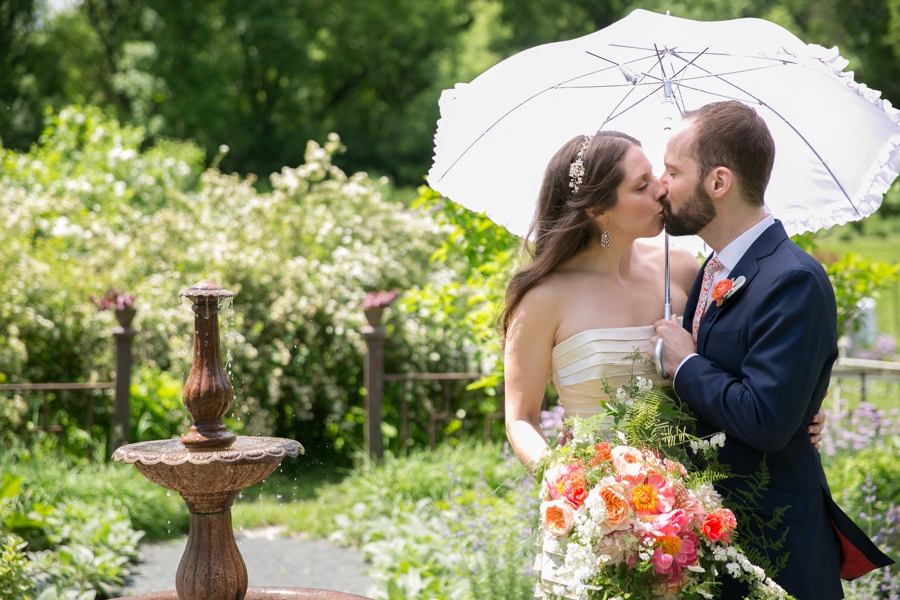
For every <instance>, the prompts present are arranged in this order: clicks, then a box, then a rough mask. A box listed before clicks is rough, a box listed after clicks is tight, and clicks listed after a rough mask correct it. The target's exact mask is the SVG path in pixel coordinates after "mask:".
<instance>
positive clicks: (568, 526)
mask: <svg viewBox="0 0 900 600" xmlns="http://www.w3.org/2000/svg"><path fill="white" fill-rule="evenodd" d="M574 522H575V507H574V506H572V505H571V504H569V501H568V500H562V499H560V500H550V501H548V502H541V525H543V527H544V529H545V530H546V531H547V532H548V533H550V534H551V535H555V536H557V537H560V536H564V535H566V534H567V533H569V531H571V530H572V523H574Z"/></svg>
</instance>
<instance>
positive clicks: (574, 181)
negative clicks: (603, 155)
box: [569, 135, 594, 194]
mask: <svg viewBox="0 0 900 600" xmlns="http://www.w3.org/2000/svg"><path fill="white" fill-rule="evenodd" d="M593 138H594V136H593V135H586V136H584V141H583V142H581V148H579V149H578V154H576V155H575V160H574V161H573V162H572V164H571V165H569V187H570V188H572V193H573V194H577V193H578V188H579V187H580V186H581V181H582V179H584V152H585V150H587V148H588V146H589V145H590V144H591V140H592V139H593Z"/></svg>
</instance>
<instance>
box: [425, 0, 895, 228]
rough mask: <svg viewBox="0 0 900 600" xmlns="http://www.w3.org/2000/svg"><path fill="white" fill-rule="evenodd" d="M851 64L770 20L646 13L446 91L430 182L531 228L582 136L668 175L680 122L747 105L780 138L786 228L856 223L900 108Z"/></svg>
mask: <svg viewBox="0 0 900 600" xmlns="http://www.w3.org/2000/svg"><path fill="white" fill-rule="evenodd" d="M846 66H847V61H846V60H845V59H843V58H842V57H841V56H840V55H839V53H838V50H837V48H832V49H830V50H829V49H825V48H822V47H821V46H816V45H807V44H805V43H803V42H802V41H801V40H799V39H798V38H797V37H796V36H794V35H793V34H791V33H790V32H788V31H787V30H785V29H783V28H781V27H779V26H778V25H775V24H774V23H770V22H768V21H764V20H760V19H737V20H733V21H719V22H700V21H691V20H688V19H679V18H677V17H671V16H667V15H659V14H656V13H652V12H647V11H644V10H636V11H634V12H633V13H631V14H630V15H629V16H627V17H625V18H624V19H622V20H620V21H618V22H616V23H614V24H612V25H610V26H609V27H607V28H605V29H602V30H600V31H598V32H596V33H593V34H590V35H587V36H584V37H581V38H578V39H575V40H571V41H568V42H560V43H555V44H547V45H544V46H538V47H535V48H531V49H529V50H526V51H524V52H521V53H519V54H516V55H515V56H513V57H511V58H509V59H507V60H504V61H503V62H501V63H499V64H497V65H496V66H494V67H493V68H491V69H489V70H488V71H486V72H485V73H483V74H482V75H480V76H479V77H477V78H476V79H475V80H473V81H472V82H471V83H469V84H458V85H457V86H456V87H455V88H454V89H452V90H446V91H445V92H444V93H443V95H442V96H441V100H440V108H441V119H440V120H439V121H438V130H437V134H436V135H435V157H434V164H433V166H432V168H431V170H430V172H429V175H428V182H429V184H430V185H431V187H433V188H434V189H435V190H437V191H439V192H440V193H442V194H444V195H445V196H447V197H448V198H450V199H451V200H453V201H455V202H458V203H460V204H462V205H463V206H465V207H467V208H469V209H471V210H474V211H477V212H485V213H487V215H488V216H489V217H490V218H491V219H492V220H494V221H495V222H497V223H499V224H501V225H504V226H505V227H507V228H508V229H509V230H510V231H511V232H513V233H515V234H517V235H520V236H523V235H525V233H526V231H527V229H528V225H529V224H530V222H531V219H532V217H533V215H534V207H535V204H536V200H537V195H538V191H539V190H540V184H541V178H542V177H543V173H544V169H545V168H546V165H547V163H548V162H549V160H550V158H551V157H552V156H553V154H554V153H555V152H556V151H557V150H558V149H559V148H560V147H561V146H562V145H563V144H564V143H565V142H566V141H568V140H569V139H571V138H572V137H574V136H576V135H579V134H586V133H593V132H595V131H597V130H600V129H603V130H615V131H622V132H625V133H628V134H629V135H632V136H634V137H636V138H638V139H639V140H641V142H642V143H643V146H644V149H645V151H646V152H647V155H648V157H649V158H650V161H651V163H652V164H653V166H654V169H655V170H656V171H657V172H661V171H662V157H663V153H664V150H665V142H666V139H667V137H668V134H667V131H666V129H667V128H669V127H670V125H671V123H672V122H673V121H678V120H679V119H680V115H681V114H683V113H684V112H685V111H687V110H693V109H696V108H699V107H701V106H703V105H705V104H708V103H710V102H715V101H720V100H739V101H741V102H744V103H745V104H747V105H749V106H752V107H753V108H755V109H756V111H757V112H758V113H759V114H760V115H761V116H762V117H763V119H765V121H766V123H767V125H768V126H769V129H770V131H771V132H772V136H773V137H774V139H775V147H776V156H775V167H774V170H773V173H772V178H771V181H770V184H769V187H768V190H767V193H766V204H767V206H768V209H769V211H770V212H771V213H772V214H774V216H775V217H776V218H778V219H781V220H782V221H783V222H784V224H785V228H786V229H787V232H788V234H791V235H793V234H796V233H800V232H805V231H816V230H818V229H822V228H828V227H831V226H833V225H839V224H844V223H847V222H849V221H855V220H858V219H861V218H863V217H866V216H868V215H870V214H872V213H873V212H874V211H875V210H876V209H877V208H878V207H879V206H880V205H881V201H882V198H883V195H884V193H885V192H886V191H887V189H888V188H889V187H890V185H891V184H892V183H893V181H894V179H895V178H896V177H897V174H898V172H900V112H898V111H897V110H895V109H894V108H892V107H891V105H890V103H889V102H888V101H886V100H881V99H880V93H879V92H876V91H874V90H870V89H868V88H867V87H866V86H865V85H863V84H858V83H856V82H854V80H853V73H852V72H847V73H844V72H843V69H844V67H846ZM673 243H677V240H676V239H673Z"/></svg>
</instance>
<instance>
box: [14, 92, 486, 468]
mask: <svg viewBox="0 0 900 600" xmlns="http://www.w3.org/2000/svg"><path fill="white" fill-rule="evenodd" d="M145 140H146V138H145V133H144V131H143V130H142V129H140V128H133V127H126V126H121V125H119V124H118V123H117V122H116V121H115V120H112V119H107V118H105V117H103V116H102V115H101V114H100V112H99V111H97V110H95V109H92V108H77V107H71V108H67V109H65V110H63V111H61V112H60V113H59V114H55V115H52V116H51V117H50V119H49V124H48V128H47V130H46V131H45V134H44V136H43V137H42V138H41V141H40V143H39V144H37V145H36V146H34V147H33V148H32V149H31V150H30V151H29V152H27V153H18V152H14V151H11V150H0V183H2V186H0V221H2V222H3V223H4V228H3V230H2V232H0V286H2V288H3V289H4V290H5V291H6V294H5V295H4V298H3V299H2V300H0V382H3V383H10V382H48V381H51V382H52V381H96V380H99V381H109V380H110V379H111V378H112V373H111V371H112V369H113V368H114V366H113V364H114V359H113V341H112V337H111V335H110V330H111V328H112V326H113V325H114V323H115V321H114V319H113V315H112V314H111V313H110V312H109V311H103V312H98V310H97V307H96V306H95V305H94V304H93V303H92V302H91V298H92V297H98V296H102V295H103V294H104V293H105V292H106V291H107V290H108V289H109V288H111V287H115V288H117V289H119V290H121V291H127V292H129V293H131V294H133V295H134V296H135V301H134V306H135V307H136V308H137V317H136V319H135V321H134V326H135V327H136V328H137V329H138V330H139V334H138V337H137V338H136V346H135V347H136V352H135V355H136V361H137V363H138V364H139V365H140V366H139V367H138V368H137V369H136V370H135V380H134V383H133V390H134V392H135V403H134V409H135V411H136V412H135V413H134V414H133V416H132V432H131V433H132V440H136V439H146V437H152V436H164V437H168V436H170V435H173V434H175V433H177V432H179V431H182V432H183V431H184V430H183V429H182V425H183V422H182V421H183V419H184V412H183V411H182V410H181V409H180V408H179V407H178V402H177V401H176V396H177V394H178V391H177V388H178V387H179V382H181V381H183V379H184V377H185V376H186V375H187V372H188V369H189V366H190V358H191V345H192V336H193V331H192V330H191V327H190V324H191V322H192V319H193V315H192V313H191V312H190V310H189V309H188V307H187V306H184V305H183V304H182V303H181V302H180V301H179V299H178V292H179V291H180V290H182V289H185V288H187V287H189V286H190V285H192V284H193V283H195V282H197V281H199V280H201V279H207V278H208V279H213V280H215V281H217V282H218V283H219V284H220V285H222V287H224V288H226V289H230V290H232V291H234V292H235V294H236V297H235V300H234V304H233V308H231V309H229V310H226V311H223V313H222V315H221V316H222V324H221V325H222V328H223V333H224V335H223V342H224V347H225V350H224V351H223V359H224V360H225V361H226V362H227V369H228V371H229V374H230V375H231V377H232V382H233V384H234V388H235V395H236V399H235V402H234V404H233V406H232V410H231V411H230V412H229V413H228V414H227V415H226V418H227V419H228V423H229V425H230V426H231V427H232V428H233V429H235V430H237V431H239V432H242V433H247V434H254V433H263V432H264V433H266V434H273V435H281V436H285V437H293V438H297V439H299V440H301V442H302V443H303V444H304V445H305V446H306V447H307V450H309V451H311V452H313V453H315V452H317V451H318V450H319V449H321V448H334V449H335V450H338V451H345V450H347V449H349V448H351V447H353V446H355V445H357V444H360V443H361V438H362V426H361V423H362V421H363V412H362V398H363V394H362V390H361V387H362V369H363V350H364V342H363V339H362V335H361V334H360V332H359V329H360V327H362V325H363V324H364V323H365V320H364V317H363V312H362V306H361V305H362V301H363V298H364V297H365V294H366V292H368V291H373V290H379V289H393V288H398V289H400V290H401V291H409V290H429V289H438V288H441V289H443V286H445V285H448V284H451V285H452V282H454V281H455V280H456V279H457V276H456V273H455V271H454V268H455V265H454V264H448V263H445V264H436V263H432V262H431V261H430V260H429V258H430V257H431V255H432V254H433V253H434V251H435V250H436V249H437V248H438V247H439V246H440V244H441V241H442V239H443V238H442V236H441V230H440V228H439V226H438V225H436V224H435V222H434V221H433V220H432V219H431V218H429V217H428V215H427V214H425V213H424V212H423V211H419V210H408V209H407V208H406V207H404V206H403V205H402V204H400V203H397V202H392V201H390V200H389V199H388V198H387V195H388V194H389V193H390V188H389V187H388V185H387V182H386V180H383V179H382V180H373V179H371V178H369V177H368V176H367V175H366V174H364V173H357V174H355V175H350V176H348V175H346V174H345V173H343V172H342V171H341V170H340V169H338V168H336V167H335V166H334V165H333V164H332V162H331V159H332V157H333V156H334V155H335V154H336V153H339V152H341V151H342V146H341V143H340V140H339V139H338V138H337V137H336V136H331V137H330V138H329V140H328V142H327V143H326V144H325V145H324V146H320V145H318V144H316V143H315V142H310V144H309V145H308V147H307V152H306V160H305V163H304V164H302V165H300V166H299V167H296V168H287V167H286V168H284V169H283V170H282V171H281V172H280V173H276V174H273V175H272V177H271V179H270V183H271V186H272V188H273V189H272V191H271V192H268V193H260V192H258V191H257V190H256V189H255V188H254V186H253V179H252V178H241V177H238V176H236V175H226V174H223V173H221V172H219V171H218V170H216V169H209V170H207V171H202V170H201V169H200V164H201V162H202V152H201V151H200V150H199V149H198V148H197V147H195V146H193V145H191V144H189V143H174V142H162V143H160V144H157V145H154V146H151V147H149V148H145V147H144V145H143V144H144V142H145ZM411 293H413V292H411ZM396 305H397V306H398V308H399V310H391V311H389V313H388V318H387V320H386V325H387V329H388V336H389V338H388V339H389V342H388V344H387V350H386V369H387V371H388V372H392V371H394V372H396V371H400V370H404V371H465V370H467V369H469V368H470V366H469V363H470V361H471V356H472V352H473V350H472V349H473V347H474V342H469V343H468V344H463V343H460V339H461V338H463V337H465V332H451V331H449V329H448V326H449V325H450V324H449V323H447V322H445V321H443V320H441V319H440V315H439V311H437V310H436V311H431V310H426V311H418V308H417V306H416V305H415V304H414V303H408V302H405V301H403V299H401V300H399V301H397V303H396ZM437 305H438V307H439V305H440V302H438V303H437ZM413 391H414V393H418V395H419V398H418V399H417V400H418V401H414V402H412V403H411V405H412V407H413V410H412V417H411V421H412V424H411V434H412V435H413V436H414V437H415V438H416V439H418V440H419V442H424V441H425V440H427V437H426V435H427V434H426V426H425V424H426V423H427V412H425V411H427V410H428V409H429V408H430V407H431V406H432V405H431V402H430V398H429V397H428V394H429V393H430V392H429V388H425V387H421V388H417V389H416V390H413ZM397 396H398V395H397V394H394V395H390V394H389V395H388V398H387V399H386V406H385V412H386V421H387V422H388V423H394V429H393V430H391V428H390V427H388V428H386V433H387V434H388V435H389V436H391V435H393V437H394V439H393V440H391V439H389V440H388V442H389V445H390V443H395V444H396V423H397V421H399V418H398V415H399V407H398V404H397ZM421 396H425V397H424V398H421ZM435 396H437V397H439V393H438V394H433V395H432V397H435ZM38 401H39V398H33V397H27V396H21V395H20V396H14V397H9V396H7V397H6V398H5V399H4V402H3V411H2V412H0V428H2V430H3V431H4V432H9V431H12V432H16V431H22V430H23V428H25V427H27V426H28V425H29V424H30V423H31V424H33V423H34V422H35V421H36V420H37V418H36V415H37V414H38V413H37V412H36V411H37V409H36V406H37V404H36V403H37V402H38ZM472 401H473V402H477V401H478V399H477V397H475V399H474V400H472ZM79 403H80V404H79ZM110 404H111V403H110V401H109V399H107V401H106V402H105V403H104V402H98V408H97V422H98V429H97V431H95V432H92V434H93V437H95V438H96V437H98V436H102V427H101V426H102V425H103V419H104V418H105V419H106V423H108V419H109V410H110ZM153 404H156V405H157V406H155V407H153V406H152V405H153ZM51 405H52V406H53V407H54V409H55V410H54V414H53V416H52V419H51V420H56V421H57V422H61V423H62V424H63V425H65V426H66V427H67V431H70V432H71V431H74V430H75V429H77V428H82V429H83V428H85V426H86V420H85V418H84V415H83V412H84V403H83V400H79V398H78V397H77V396H75V395H72V397H71V398H69V397H68V396H62V395H55V396H53V397H52V398H51ZM475 410H476V411H477V408H476V409H475ZM138 411H139V412H138ZM470 412H472V409H471V408H470ZM148 414H149V415H151V416H150V417H148V416H147V415H148ZM392 419H393V421H392ZM70 437H71V436H70ZM83 437H85V436H82V438H83ZM68 447H70V449H72V450H73V452H78V453H83V444H82V447H79V446H78V445H77V444H76V443H75V440H74V438H73V439H71V440H69V444H68Z"/></svg>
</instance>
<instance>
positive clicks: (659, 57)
mask: <svg viewBox="0 0 900 600" xmlns="http://www.w3.org/2000/svg"><path fill="white" fill-rule="evenodd" d="M653 49H654V50H655V51H656V61H657V63H658V64H659V70H660V71H661V72H662V76H663V83H665V81H666V79H667V76H666V66H665V65H664V64H663V61H662V55H661V54H660V53H659V47H657V45H656V44H655V43H654V44H653ZM672 77H675V74H674V73H673V75H672ZM669 81H670V82H671V79H670V80H669ZM680 93H681V90H679V94H680ZM663 94H664V95H667V94H666V93H665V92H663ZM672 101H673V102H674V103H675V108H677V109H678V114H680V115H681V116H682V117H683V116H684V98H683V97H682V98H681V104H679V103H678V98H676V97H675V94H674V93H673V94H672Z"/></svg>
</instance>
